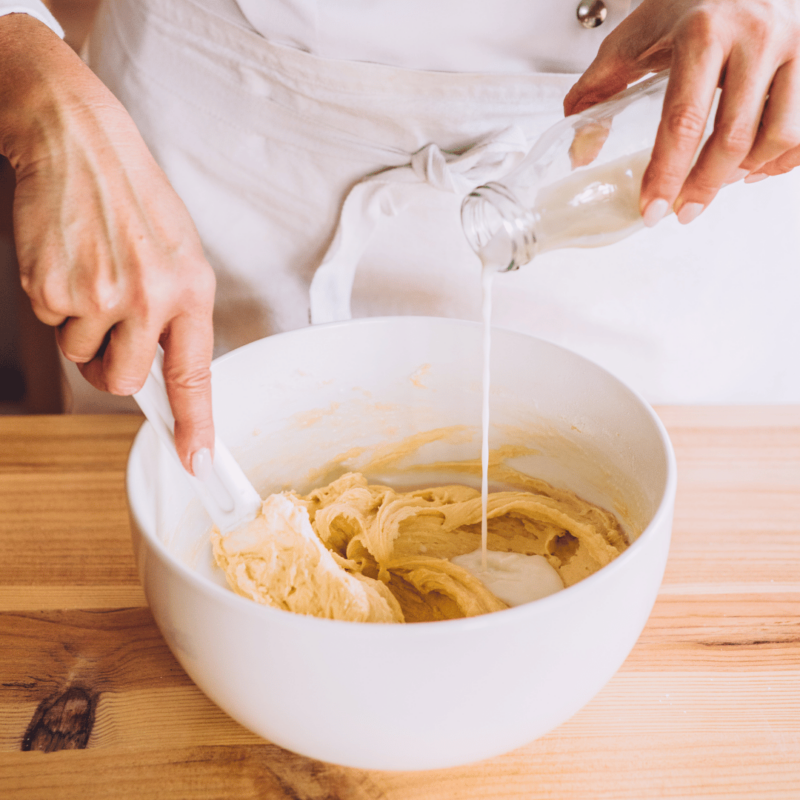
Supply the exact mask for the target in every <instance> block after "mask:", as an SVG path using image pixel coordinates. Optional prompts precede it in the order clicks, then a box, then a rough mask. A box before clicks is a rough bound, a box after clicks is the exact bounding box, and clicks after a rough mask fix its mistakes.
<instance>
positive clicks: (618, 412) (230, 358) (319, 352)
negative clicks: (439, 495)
mask: <svg viewBox="0 0 800 800" xmlns="http://www.w3.org/2000/svg"><path fill="white" fill-rule="evenodd" d="M481 346H482V329H481V326H480V325H478V324H476V323H469V322H461V321H454V320H447V319H429V318H413V317H400V318H381V319H370V320H359V321H355V322H347V323H335V324H332V325H324V326H317V327H313V328H307V329H303V330H300V331H294V332H291V333H288V334H282V335H278V336H273V337H270V338H268V339H264V340H261V341H258V342H254V343H252V344H250V345H248V346H246V347H243V348H241V349H239V350H236V351H234V352H231V353H229V354H227V355H226V356H224V357H222V358H221V359H218V360H217V361H216V362H215V363H214V365H213V387H214V415H215V422H216V424H217V427H218V432H219V434H220V436H221V437H222V438H223V440H224V441H225V442H226V443H227V444H228V445H229V447H230V448H231V450H232V451H233V454H234V456H235V457H236V458H237V460H238V461H239V463H240V464H241V466H242V467H243V469H244V471H245V472H246V473H247V475H248V477H249V478H250V479H251V481H252V482H253V483H254V485H255V486H256V488H257V489H258V490H259V492H260V493H261V494H262V496H263V495H265V494H267V493H270V492H274V491H280V490H284V489H296V490H298V491H301V492H303V491H307V490H310V489H311V488H313V487H314V486H317V485H320V484H321V483H322V482H324V481H327V480H330V479H332V478H333V477H336V476H337V475H339V474H342V473H344V472H347V471H352V470H360V471H364V472H365V473H366V474H367V476H368V477H370V478H372V479H374V480H376V481H381V482H385V483H389V484H390V485H396V486H399V487H405V486H411V485H413V486H420V485H422V484H425V483H442V482H459V481H460V482H468V483H472V484H473V485H479V479H478V476H477V474H476V473H475V472H472V473H461V474H459V473H457V472H454V471H453V470H451V469H441V468H428V467H429V466H430V465H436V464H441V463H443V462H465V461H469V460H472V461H473V462H474V461H475V460H476V459H479V457H480V425H481V420H480V414H481ZM432 431H433V432H435V433H433V434H430V435H427V436H426V435H425V434H428V433H429V432H432ZM420 435H421V436H420ZM413 437H416V439H414V438H413ZM409 441H411V446H408V447H406V445H409ZM490 445H491V447H492V449H495V448H498V447H501V446H505V447H506V449H507V453H508V458H507V463H508V464H509V465H511V466H513V467H514V468H516V469H518V470H519V471H521V472H523V473H526V474H528V475H532V476H535V477H539V478H543V479H544V480H547V481H549V482H550V483H552V484H553V485H555V486H557V487H562V488H568V489H571V490H573V491H575V492H576V493H577V494H579V495H580V496H582V497H583V498H585V499H587V500H589V501H592V502H595V503H597V504H599V505H601V506H603V507H605V508H609V509H611V510H613V511H614V512H615V513H616V514H617V516H618V517H619V518H620V520H621V522H622V523H623V526H624V527H625V529H626V530H627V532H628V534H629V536H630V537H631V539H636V538H637V537H638V536H639V535H640V534H641V532H642V531H644V530H645V528H646V527H647V525H648V524H649V522H650V521H651V519H652V518H653V516H654V515H655V513H656V511H657V509H658V508H659V506H660V504H661V503H662V502H663V500H664V497H665V493H666V492H667V486H668V483H669V476H670V472H671V467H670V464H671V459H672V455H671V449H670V444H669V440H668V438H667V436H666V433H665V432H664V429H663V427H662V426H661V424H660V422H659V421H658V418H657V417H656V416H655V414H654V413H653V411H652V410H651V409H650V408H649V406H648V405H647V404H646V403H645V402H644V401H643V400H642V399H641V398H640V397H639V396H638V395H637V394H636V393H634V392H633V391H632V390H630V389H629V388H628V387H626V386H625V385H624V384H622V383H621V382H620V381H619V380H617V379H616V378H614V377H613V376H611V375H610V374H609V373H607V372H606V371H604V370H603V369H601V368H600V367H598V366H597V365H595V364H593V363H592V362H589V361H587V360H585V359H583V358H581V357H580V356H578V355H576V354H574V353H571V352H569V351H567V350H564V349H562V348H560V347H557V346H555V345H552V344H549V343H546V342H543V341H541V340H538V339H534V338H532V337H529V336H526V335H523V334H518V333H514V332H510V331H503V330H497V329H495V330H494V331H493V339H492V372H491V428H490ZM404 448H405V449H404ZM128 486H129V500H130V504H131V509H132V511H133V513H134V514H135V515H136V517H137V520H138V522H139V525H140V528H141V529H142V530H143V531H144V534H145V535H146V536H148V537H149V538H151V539H152V541H153V542H154V543H155V544H156V545H157V546H159V547H163V548H166V550H167V551H168V552H169V554H170V557H171V558H173V559H174V560H175V561H176V562H179V563H180V564H182V565H184V566H185V567H187V568H189V569H191V570H193V571H194V572H196V573H199V574H200V575H202V576H204V578H205V579H207V580H208V581H211V582H213V583H215V584H218V585H221V586H225V580H224V577H223V576H222V575H221V573H220V571H219V570H217V569H216V568H215V567H214V565H213V560H212V557H211V550H210V546H209V541H208V532H209V529H210V527H211V522H210V519H209V518H208V516H207V515H206V513H205V511H204V510H203V508H202V506H201V505H200V503H199V502H198V501H197V500H196V498H194V496H193V494H192V491H191V489H190V487H189V485H188V482H187V481H186V479H185V477H184V475H183V472H182V470H181V469H180V468H178V467H177V466H176V464H175V463H174V461H173V460H172V459H171V458H170V457H169V455H168V454H167V453H166V452H165V451H164V450H163V448H162V447H161V446H160V445H159V443H158V441H157V439H156V437H155V434H154V432H153V431H152V430H151V429H150V428H149V426H147V425H145V426H144V427H143V429H142V431H141V432H140V435H139V436H138V438H137V440H136V443H135V444H134V447H133V450H132V452H131V457H130V463H129V476H128Z"/></svg>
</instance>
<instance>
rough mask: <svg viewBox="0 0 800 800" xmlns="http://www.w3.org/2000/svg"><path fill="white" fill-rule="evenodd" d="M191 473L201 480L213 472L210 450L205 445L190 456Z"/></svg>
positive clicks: (207, 477) (206, 478)
mask: <svg viewBox="0 0 800 800" xmlns="http://www.w3.org/2000/svg"><path fill="white" fill-rule="evenodd" d="M192 473H193V474H194V476H195V478H198V479H199V480H201V481H205V480H208V479H209V478H210V477H211V475H212V473H213V466H212V463H211V451H210V450H209V449H208V448H207V447H203V448H201V449H200V450H198V451H197V452H196V453H195V454H194V455H193V456H192Z"/></svg>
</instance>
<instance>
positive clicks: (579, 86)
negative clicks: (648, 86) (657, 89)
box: [564, 6, 669, 117]
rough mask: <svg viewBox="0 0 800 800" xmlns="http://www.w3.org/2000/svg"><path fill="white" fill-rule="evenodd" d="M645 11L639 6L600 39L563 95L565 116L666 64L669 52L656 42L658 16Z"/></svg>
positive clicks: (659, 32) (581, 109)
mask: <svg viewBox="0 0 800 800" xmlns="http://www.w3.org/2000/svg"><path fill="white" fill-rule="evenodd" d="M645 11H646V9H645V8H644V7H643V6H639V8H637V9H636V11H634V12H633V13H632V14H631V15H630V16H629V17H626V18H625V19H624V20H623V21H622V22H621V23H620V24H619V25H618V26H617V27H616V28H615V29H614V30H613V31H612V32H611V33H610V34H609V35H608V36H607V37H606V38H605V39H604V40H603V42H602V44H601V45H600V49H599V50H598V52H597V57H596V58H595V60H594V61H592V63H591V64H590V65H589V66H588V68H587V69H586V72H584V73H583V75H581V77H580V78H579V79H578V82H577V83H576V84H575V85H574V86H573V87H572V88H571V89H570V90H569V92H568V93H567V96H566V97H565V98H564V115H565V116H567V117H569V116H571V115H572V114H579V113H580V112H581V111H585V110H586V109H587V108H590V107H591V106H593V105H596V104H597V103H602V102H603V101H604V100H608V99H609V98H610V97H613V96H614V95H615V94H617V93H618V92H621V91H623V89H627V88H628V86H629V85H630V84H631V83H634V82H635V81H637V80H639V78H642V77H644V76H645V75H647V74H648V73H649V72H654V71H658V69H659V68H660V69H664V68H666V67H667V66H669V57H668V54H667V53H665V52H664V51H663V48H662V47H660V46H659V44H658V42H659V40H660V38H661V27H662V26H661V25H660V24H659V23H660V21H661V20H660V18H656V19H654V18H653V17H652V15H651V14H648V13H644V12H645ZM662 61H664V63H663V66H661V62H662Z"/></svg>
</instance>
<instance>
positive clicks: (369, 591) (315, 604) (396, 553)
mask: <svg viewBox="0 0 800 800" xmlns="http://www.w3.org/2000/svg"><path fill="white" fill-rule="evenodd" d="M526 486H527V487H528V490H527V491H507V492H493V493H491V494H490V495H489V505H488V519H489V522H488V524H489V540H488V541H489V550H494V551H500V552H515V553H525V554H527V555H534V554H536V555H541V556H544V558H546V559H547V561H548V562H549V563H550V564H551V565H552V566H553V567H554V568H555V569H556V571H557V572H558V574H559V575H560V577H561V579H562V581H563V583H564V585H565V586H571V585H572V584H574V583H577V582H578V581H579V580H581V579H582V578H585V577H586V576H587V575H591V574H592V573H593V572H596V571H597V570H598V569H600V568H601V567H603V566H605V565H606V564H608V563H609V562H610V561H612V560H613V559H614V558H615V557H616V556H617V555H619V553H621V552H622V551H623V550H624V549H625V548H626V547H627V544H628V543H627V540H626V537H625V534H624V533H623V531H622V529H621V528H620V526H619V523H618V522H617V520H616V518H615V517H614V515H613V514H611V513H609V512H608V511H605V510H603V509H601V508H598V507H597V506H594V505H592V504H590V503H587V502H585V501H583V500H581V499H580V498H578V497H577V496H575V495H574V494H572V493H571V492H567V491H563V490H558V489H554V488H553V487H552V486H550V485H549V484H547V483H545V482H544V481H536V480H533V479H527V480H526ZM480 528H481V496H480V492H479V491H477V490H476V489H472V488H469V487H467V486H459V485H454V486H440V487H435V488H431V489H421V490H418V491H411V492H396V491H394V490H393V489H390V488H388V487H386V486H376V485H369V484H368V483H367V480H366V479H365V478H364V476H363V475H361V474H359V473H348V474H347V475H344V476H342V477H341V478H339V479H337V480H335V481H333V482H332V483H330V484H329V485H327V486H325V487H323V488H321V489H316V490H315V491H313V492H311V493H310V494H308V495H305V496H300V495H297V494H295V493H294V492H285V493H283V494H275V495H270V496H269V497H267V499H266V500H265V501H264V504H263V507H262V512H261V514H260V515H259V517H258V518H257V519H256V520H255V521H253V522H252V523H251V524H250V525H248V526H245V527H244V528H242V529H240V530H237V531H234V532H233V533H229V534H227V535H226V536H222V535H220V534H219V532H218V531H216V530H215V531H214V532H213V534H212V543H213V547H214V556H215V558H216V561H217V564H218V565H219V566H220V567H221V568H222V569H223V570H224V571H225V574H226V576H227V578H228V582H229V584H230V585H231V587H232V588H233V589H234V591H236V592H237V593H238V594H241V595H243V596H245V597H249V598H251V599H252V600H255V601H257V602H259V603H263V604H265V605H269V606H273V607H274V608H280V609H284V610H286V611H294V612H296V613H299V614H309V615H312V616H317V617H325V618H327V619H341V620H351V621H357V622H424V621H430V620H441V619H455V618H459V617H471V616H476V615H478V614H485V613H488V612H490V611H498V610H500V609H504V608H507V605H506V603H504V602H503V601H502V600H499V599H498V598H497V597H495V595H494V594H492V593H491V592H490V591H489V590H488V589H486V588H485V587H484V585H483V584H482V583H481V582H480V581H479V580H478V579H477V578H475V577H474V576H473V575H472V574H471V573H470V572H468V571H467V570H465V569H463V568H462V567H459V566H457V565H456V564H453V563H451V562H450V561H449V560H448V559H450V558H453V557H454V556H458V555H462V554H464V553H469V552H471V551H473V550H475V549H477V548H478V547H480Z"/></svg>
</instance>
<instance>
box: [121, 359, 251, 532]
mask: <svg viewBox="0 0 800 800" xmlns="http://www.w3.org/2000/svg"><path fill="white" fill-rule="evenodd" d="M163 365H164V351H163V350H162V349H161V347H159V348H158V350H157V352H156V357H155V358H154V359H153V364H152V366H151V367H150V374H149V375H148V376H147V380H146V381H145V384H144V386H143V387H142V388H141V389H140V390H139V391H138V392H136V394H134V398H135V400H136V402H137V403H138V404H139V408H141V409H142V411H143V412H144V415H145V416H146V417H147V421H148V422H149V423H150V424H151V425H152V426H153V429H154V430H155V432H156V434H158V438H159V439H160V440H161V442H162V443H163V444H164V446H165V447H166V448H167V450H168V451H169V453H170V455H171V456H172V457H173V458H174V459H175V461H176V462H177V463H178V464H179V465H180V466H181V470H183V466H182V465H181V464H180V459H179V458H178V453H177V451H176V450H175V418H174V417H173V416H172V409H171V408H170V405H169V400H168V398H167V387H166V383H165V381H164V372H163ZM185 474H186V477H187V478H188V480H189V482H190V483H191V484H192V488H193V489H194V491H195V493H196V494H197V496H198V497H199V498H200V501H201V502H202V504H203V506H204V508H205V509H206V511H207V512H208V514H209V516H210V517H211V519H212V520H213V522H214V524H215V525H216V526H217V527H218V528H219V529H220V530H221V531H222V532H223V533H225V532H226V531H230V530H233V529H234V528H236V527H239V526H240V525H242V524H244V523H245V522H248V521H250V520H251V519H253V518H254V517H255V516H256V514H257V513H258V510H259V508H260V507H261V498H260V497H259V495H258V492H257V491H256V490H255V489H254V488H253V485H252V484H251V483H250V481H249V480H248V479H247V476H246V475H245V474H244V472H242V468H241V467H240V466H239V464H238V463H237V462H236V459H235V458H234V457H233V455H231V452H230V450H228V448H227V447H226V446H225V444H224V443H223V442H222V441H221V440H220V438H219V437H218V436H215V438H214V461H213V465H212V470H211V473H210V475H209V476H208V477H207V478H206V479H205V480H200V479H199V478H196V477H194V476H193V475H189V473H185Z"/></svg>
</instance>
